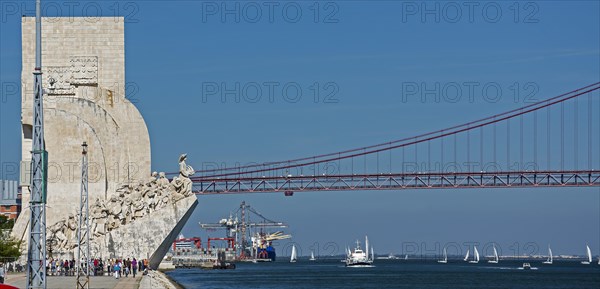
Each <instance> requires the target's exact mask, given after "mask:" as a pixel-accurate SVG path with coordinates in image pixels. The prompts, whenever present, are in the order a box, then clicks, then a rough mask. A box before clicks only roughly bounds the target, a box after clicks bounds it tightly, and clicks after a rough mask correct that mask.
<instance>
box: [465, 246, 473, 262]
mask: <svg viewBox="0 0 600 289" xmlns="http://www.w3.org/2000/svg"><path fill="white" fill-rule="evenodd" d="M470 252H471V251H470V249H467V255H465V259H464V260H465V262H467V261H469V253H470Z"/></svg>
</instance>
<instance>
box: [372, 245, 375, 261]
mask: <svg viewBox="0 0 600 289" xmlns="http://www.w3.org/2000/svg"><path fill="white" fill-rule="evenodd" d="M373 251H374V250H373V246H371V262H373V260H375V253H373Z"/></svg>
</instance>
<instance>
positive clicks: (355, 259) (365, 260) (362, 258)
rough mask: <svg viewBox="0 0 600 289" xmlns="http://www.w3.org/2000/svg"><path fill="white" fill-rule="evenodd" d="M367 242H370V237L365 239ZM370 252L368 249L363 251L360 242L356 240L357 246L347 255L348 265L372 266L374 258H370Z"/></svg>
mask: <svg viewBox="0 0 600 289" xmlns="http://www.w3.org/2000/svg"><path fill="white" fill-rule="evenodd" d="M365 239H366V238H365ZM365 243H368V239H366V240H365ZM368 252H369V250H368V249H365V250H364V251H363V250H362V249H361V248H360V242H359V241H358V240H356V248H354V251H352V252H351V251H348V254H347V256H346V260H345V263H346V267H372V264H373V259H369V253H368ZM371 255H372V254H371ZM371 257H372V256H371Z"/></svg>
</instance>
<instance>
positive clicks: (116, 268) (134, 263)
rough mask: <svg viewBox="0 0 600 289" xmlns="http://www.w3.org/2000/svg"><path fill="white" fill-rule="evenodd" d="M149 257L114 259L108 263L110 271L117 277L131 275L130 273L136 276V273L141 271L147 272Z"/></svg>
mask: <svg viewBox="0 0 600 289" xmlns="http://www.w3.org/2000/svg"><path fill="white" fill-rule="evenodd" d="M147 268H148V259H144V260H137V259H136V258H133V259H129V258H127V259H112V260H109V263H108V273H109V274H111V275H114V276H115V279H119V278H121V276H125V277H129V274H131V275H132V277H133V278H135V275H136V274H137V273H138V271H139V272H142V274H146V273H147Z"/></svg>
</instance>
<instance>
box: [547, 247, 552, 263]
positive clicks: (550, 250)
mask: <svg viewBox="0 0 600 289" xmlns="http://www.w3.org/2000/svg"><path fill="white" fill-rule="evenodd" d="M548 255H550V257H549V258H550V259H548V261H549V262H552V249H550V246H548Z"/></svg>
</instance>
